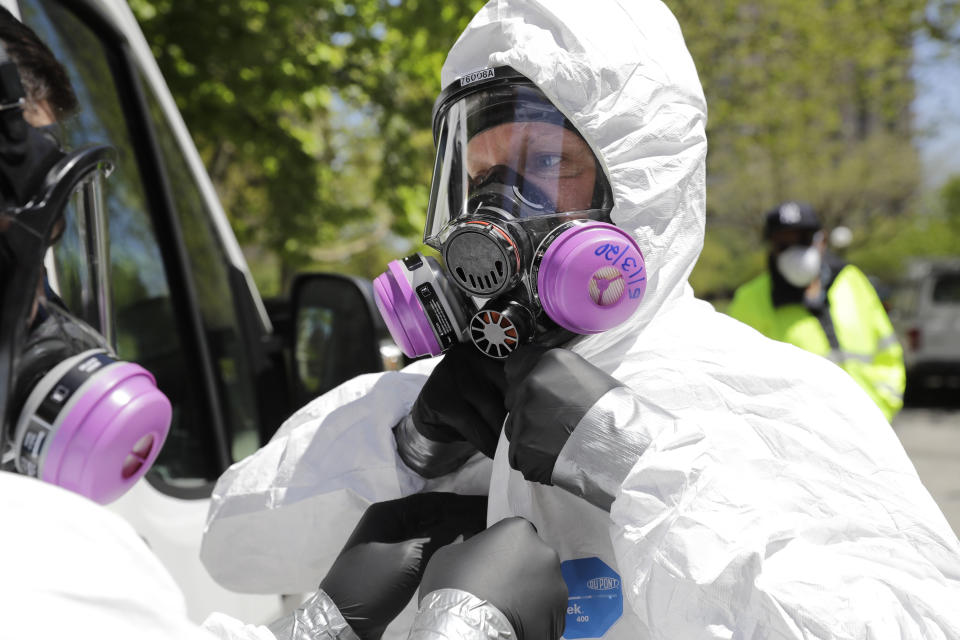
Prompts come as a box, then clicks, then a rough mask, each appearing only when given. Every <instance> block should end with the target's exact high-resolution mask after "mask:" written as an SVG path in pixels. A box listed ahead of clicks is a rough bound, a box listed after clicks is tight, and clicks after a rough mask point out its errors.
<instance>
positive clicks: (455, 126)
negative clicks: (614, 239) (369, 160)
mask: <svg viewBox="0 0 960 640" xmlns="http://www.w3.org/2000/svg"><path fill="white" fill-rule="evenodd" d="M437 125H438V126H437V129H436V131H437V159H436V164H435V166H434V174H433V183H432V188H431V194H430V206H429V209H428V213H427V222H426V226H425V228H424V242H425V243H426V244H428V245H430V246H433V247H435V248H438V247H439V245H440V244H441V243H442V241H443V237H444V236H445V231H446V230H447V229H448V228H449V227H450V224H451V223H452V222H453V221H454V220H456V219H458V218H461V217H462V216H469V215H470V214H471V213H472V212H473V211H476V209H477V208H478V207H481V206H487V207H490V206H494V207H496V208H497V209H499V210H501V211H502V212H503V214H504V215H506V216H507V217H509V218H511V219H516V220H519V221H521V222H522V221H523V220H524V219H526V218H542V217H544V216H557V215H564V216H567V217H569V216H570V214H573V213H582V214H583V215H581V216H577V217H593V218H600V217H603V216H605V215H606V213H608V212H609V209H610V206H611V201H612V198H611V195H610V188H609V186H608V183H607V180H606V177H605V176H604V175H603V171H602V169H601V168H600V163H599V162H597V158H596V156H595V154H594V153H593V150H592V149H591V148H590V146H589V145H588V144H587V142H586V141H585V140H584V139H583V138H582V137H581V136H580V134H579V133H578V132H577V131H576V129H574V127H573V125H572V124H571V123H570V121H569V120H567V119H566V118H565V117H564V115H563V114H562V113H561V112H560V111H559V110H558V109H557V108H556V107H554V106H553V105H552V104H551V103H550V102H549V101H548V100H547V98H546V97H545V96H544V95H543V94H542V93H541V92H540V91H539V90H538V89H537V88H536V87H535V86H533V85H532V84H527V83H520V84H511V85H500V86H496V87H491V88H487V89H480V90H478V91H476V92H473V93H470V94H468V95H466V96H464V97H463V98H461V99H460V100H458V101H456V102H454V103H453V104H451V105H450V106H449V108H447V109H446V110H445V112H442V113H441V114H439V115H438V123H437ZM604 209H605V211H604ZM590 214H593V215H590Z"/></svg>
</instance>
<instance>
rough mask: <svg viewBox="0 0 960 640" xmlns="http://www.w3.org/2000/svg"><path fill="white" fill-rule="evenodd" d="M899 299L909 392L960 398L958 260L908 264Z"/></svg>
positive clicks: (899, 324)
mask: <svg viewBox="0 0 960 640" xmlns="http://www.w3.org/2000/svg"><path fill="white" fill-rule="evenodd" d="M897 298H898V299H897V303H896V307H897V308H896V313H895V315H894V319H895V324H896V325H897V328H898V331H899V333H900V334H901V335H900V339H901V342H902V344H903V346H904V361H905V364H906V367H907V386H908V390H910V391H916V392H922V391H924V390H939V389H948V388H949V389H955V390H957V391H958V392H960V260H940V261H937V260H922V261H916V262H914V263H912V264H911V265H910V267H909V269H908V272H907V279H906V281H905V282H904V283H903V285H902V286H901V288H900V292H899V295H898V296H897Z"/></svg>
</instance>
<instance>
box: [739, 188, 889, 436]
mask: <svg viewBox="0 0 960 640" xmlns="http://www.w3.org/2000/svg"><path fill="white" fill-rule="evenodd" d="M763 237H764V240H765V241H766V243H767V271H765V272H764V273H761V274H760V275H758V276H757V277H756V278H754V279H753V280H750V281H749V282H747V283H745V284H743V285H741V286H740V287H739V288H738V289H737V290H736V291H735V292H734V294H733V300H732V301H731V303H730V306H729V307H728V308H727V310H726V312H727V314H728V315H730V316H731V317H733V318H736V319H737V320H739V321H741V322H744V323H746V324H748V325H750V326H751V327H753V328H754V329H756V330H757V331H759V332H760V333H762V334H763V335H765V336H767V337H768V338H773V339H774V340H782V341H783V342H789V343H790V344H794V345H796V346H798V347H800V348H801V349H806V350H807V351H810V352H812V353H815V354H817V355H820V356H824V357H826V358H829V359H830V360H831V361H832V362H835V363H836V364H837V365H838V366H840V367H841V368H843V370H844V371H846V372H847V373H849V374H850V376H851V377H852V378H853V379H854V380H856V381H857V384H859V385H860V386H861V387H862V388H863V390H864V391H866V392H867V394H868V395H869V396H870V398H871V399H872V400H873V401H874V402H875V403H876V404H877V406H878V407H880V410H881V411H883V414H884V415H885V416H886V417H887V420H892V419H893V416H895V415H896V414H897V412H898V411H899V410H900V409H901V407H903V390H904V387H905V386H906V383H907V374H906V370H905V369H904V364H903V348H902V347H901V346H900V343H899V342H898V341H897V336H896V334H895V333H894V330H893V325H891V324H890V318H889V317H887V311H886V309H884V308H883V304H882V303H881V302H880V298H879V296H877V292H876V289H874V287H873V285H872V284H871V283H870V281H869V280H868V279H867V277H866V276H865V275H863V272H862V271H860V269H858V268H857V267H855V266H854V265H852V264H848V263H846V262H843V261H842V260H840V259H839V258H838V257H836V256H833V255H831V254H829V253H827V250H826V249H827V241H826V236H825V235H824V233H823V228H822V225H821V224H820V220H819V218H818V217H817V214H816V212H815V211H814V210H813V207H811V206H810V205H809V204H807V203H804V202H785V203H783V204H781V205H780V206H778V207H775V208H774V209H771V210H770V211H768V212H767V213H766V215H765V217H764V225H763Z"/></svg>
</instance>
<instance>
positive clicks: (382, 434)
mask: <svg viewBox="0 0 960 640" xmlns="http://www.w3.org/2000/svg"><path fill="white" fill-rule="evenodd" d="M504 65H507V66H510V67H512V68H514V69H516V70H517V71H519V72H520V73H522V74H524V75H525V76H526V77H528V78H529V79H530V80H532V81H533V82H534V83H535V84H536V85H537V86H538V87H539V88H540V89H541V90H542V91H543V92H544V94H546V96H547V97H548V98H550V100H551V101H552V102H553V103H554V104H555V105H556V106H557V107H558V108H559V109H560V110H561V111H562V112H563V113H564V114H565V115H566V116H567V117H568V118H569V119H570V120H571V121H572V122H573V124H574V125H575V126H576V127H577V129H578V130H579V131H580V132H581V134H582V135H583V137H584V139H585V140H586V141H587V142H588V143H589V144H590V145H591V147H592V148H593V150H594V151H595V153H596V154H597V156H598V157H599V158H600V162H601V164H602V165H603V167H604V169H605V170H606V172H607V175H608V177H609V181H610V184H611V187H612V191H613V195H614V200H615V204H614V208H613V210H612V212H611V218H612V220H613V222H614V223H615V224H616V225H618V226H619V227H621V228H624V229H628V230H629V231H630V232H632V233H633V234H634V235H635V237H636V239H637V242H638V243H639V245H640V247H641V249H642V251H643V254H644V257H645V259H646V264H647V269H648V283H647V291H646V296H645V298H644V300H643V302H642V304H641V305H640V308H639V309H638V311H637V313H636V314H635V315H634V316H633V317H632V318H631V320H629V321H628V322H627V323H626V324H624V325H622V326H620V327H618V328H616V329H613V330H611V331H608V332H606V333H603V334H599V335H594V336H589V337H583V338H578V339H577V340H575V341H574V342H572V343H571V344H570V345H569V348H570V349H572V350H573V351H574V352H576V353H578V354H580V355H582V356H583V357H585V358H586V359H587V360H588V361H589V362H590V363H592V364H593V365H595V366H596V367H598V368H600V369H602V370H603V371H605V372H607V373H609V374H611V375H612V376H614V377H615V378H617V379H619V380H620V381H622V382H623V383H624V385H625V386H626V387H628V388H629V389H630V391H631V392H632V393H633V394H634V398H633V406H632V408H631V410H629V411H625V412H623V413H622V414H620V415H618V416H617V420H618V421H619V424H618V425H617V427H618V428H622V429H624V430H629V431H631V432H634V433H640V434H642V435H643V436H645V437H646V438H647V439H649V443H650V444H649V445H648V447H647V449H646V450H645V452H644V453H643V454H642V455H641V456H640V458H639V459H637V460H636V461H635V463H634V464H633V465H632V468H631V469H630V471H629V473H627V475H626V477H625V478H623V480H622V482H621V484H620V486H619V489H618V490H617V491H616V495H615V496H614V498H615V499H614V501H613V504H612V507H611V509H610V512H609V513H607V512H606V511H603V510H601V509H599V508H597V507H594V506H592V505H591V504H589V503H587V502H586V501H585V500H582V499H580V498H577V497H575V496H573V495H572V494H569V493H567V492H565V491H564V490H562V489H560V488H558V487H552V486H546V485H540V484H532V483H529V482H526V481H525V480H524V479H523V477H522V476H521V475H520V474H519V473H518V472H516V471H513V470H511V469H510V467H509V464H508V462H507V456H506V446H505V440H504V439H503V437H501V442H500V447H499V448H498V451H497V454H496V457H495V459H494V461H493V464H492V475H489V476H488V475H487V474H488V473H490V466H489V462H488V461H486V460H483V459H479V457H478V456H475V457H474V458H473V459H472V460H471V462H469V463H468V465H467V467H465V468H464V469H461V470H460V471H458V472H455V473H453V474H450V475H449V476H446V477H443V478H440V479H437V480H432V481H429V482H428V481H425V480H423V479H422V478H419V477H418V476H416V475H415V474H414V473H413V472H411V471H410V470H409V469H407V468H406V467H405V466H404V465H403V463H402V462H401V461H400V460H399V458H398V457H397V454H396V449H395V443H394V437H393V434H392V433H391V428H392V427H393V426H394V425H396V424H397V422H398V421H400V420H401V419H402V418H403V417H404V416H405V415H406V413H407V412H408V411H409V409H410V408H411V406H412V404H413V402H414V400H415V399H416V397H417V394H418V391H419V390H420V388H421V386H422V385H423V383H424V381H425V380H426V378H427V376H428V374H429V372H430V370H431V369H432V367H433V366H434V365H435V364H436V362H437V360H436V359H434V360H426V361H420V362H416V363H414V364H413V365H411V366H410V367H408V368H407V369H405V370H404V371H401V372H390V373H384V374H372V375H365V376H360V377H358V378H356V379H354V380H351V381H349V382H347V383H345V384H344V385H342V386H340V387H339V388H337V389H334V390H332V391H330V392H329V393H327V394H325V395H324V396H322V397H320V398H318V399H316V400H315V401H314V402H312V403H310V404H309V405H307V406H306V407H304V408H303V409H302V410H300V411H299V412H298V413H297V414H295V415H294V416H293V417H292V418H290V419H289V420H288V421H287V423H286V424H284V425H283V427H282V428H281V429H280V431H278V433H277V434H276V436H275V437H274V438H273V440H272V441H271V442H270V443H269V444H268V445H267V446H265V447H264V448H263V449H261V450H260V451H259V452H257V453H256V454H255V455H253V456H251V457H250V458H248V459H246V460H243V461H241V462H239V463H237V464H236V465H234V466H233V467H231V468H230V469H229V470H228V471H227V472H226V473H225V474H224V475H223V477H221V479H220V481H219V482H218V484H217V487H216V489H215V492H214V501H213V504H212V507H211V511H210V516H209V520H208V526H207V531H206V534H205V539H204V546H203V550H202V557H203V559H204V561H205V564H206V566H207V567H208V569H209V570H210V571H211V573H212V574H213V575H214V576H215V577H216V578H217V579H218V580H220V581H221V582H222V583H223V584H224V585H226V586H228V587H231V588H235V589H238V590H244V591H305V590H310V589H313V588H315V586H316V584H317V583H318V581H319V579H320V578H321V577H322V576H323V574H324V572H325V571H326V569H327V567H328V566H329V564H330V562H331V561H332V560H333V558H334V556H335V553H336V550H338V549H339V548H340V544H342V542H343V541H344V540H345V539H346V537H347V535H348V534H349V532H350V530H351V529H352V527H353V525H354V523H355V522H356V521H357V519H358V518H359V517H360V515H361V514H362V513H363V510H364V508H365V507H366V505H367V504H368V503H370V502H373V501H379V500H386V499H391V498H396V497H398V496H400V495H404V494H407V493H409V492H412V491H419V490H424V489H447V490H450V489H453V490H458V491H461V492H463V493H477V492H486V491H489V496H490V501H489V520H490V521H491V522H494V521H497V520H499V519H501V518H503V517H506V516H508V515H520V516H523V517H525V518H527V519H529V520H530V521H531V522H533V523H534V524H535V526H536V527H537V530H538V532H539V533H540V535H541V537H542V538H543V539H544V540H545V541H546V542H547V543H548V544H549V545H551V546H552V547H554V548H555V549H556V550H557V551H558V552H559V554H560V558H561V560H563V561H571V562H573V563H574V565H573V566H576V562H579V561H583V562H587V563H588V564H581V565H579V566H580V568H581V569H583V570H584V571H587V572H588V573H589V571H594V572H595V573H596V572H597V571H599V573H596V578H603V579H602V580H599V579H591V577H590V575H585V576H583V575H582V576H581V577H580V578H578V577H574V578H573V583H571V582H570V581H569V580H568V586H569V587H570V593H571V601H570V605H571V606H570V608H568V616H567V631H566V634H565V637H567V638H572V637H578V638H579V637H597V636H599V635H602V637H604V638H610V639H616V640H621V639H623V640H626V639H627V638H631V639H635V638H663V639H672V640H678V639H683V640H695V639H699V638H812V637H816V638H838V639H839V638H918V639H920V638H923V639H930V638H960V606H958V603H960V544H958V541H957V537H956V536H955V534H954V533H953V532H952V531H951V529H950V526H949V525H948V523H947V522H946V520H945V519H944V517H943V515H942V513H941V512H940V510H939V508H938V507H937V505H936V504H935V503H934V501H933V499H932V498H931V497H930V494H929V493H928V492H927V490H926V489H925V488H924V487H923V485H922V484H921V482H920V480H919V479H918V477H917V474H916V472H915V470H914V468H913V466H912V465H911V463H910V461H909V459H908V458H907V456H906V454H905V452H904V450H903V447H902V446H901V445H900V443H899V441H898V440H897V438H896V436H895V434H894V433H893V431H892V430H891V429H890V427H889V425H888V424H887V422H886V420H885V419H884V417H883V414H882V413H881V412H880V411H879V410H878V409H877V408H876V406H875V405H874V404H873V403H872V402H871V401H870V399H869V398H868V397H867V396H866V395H865V394H864V393H863V392H862V391H861V390H860V389H859V387H858V386H857V385H856V383H854V382H853V381H852V380H851V379H850V378H849V376H847V375H846V374H845V373H844V372H843V371H842V370H841V369H839V368H837V367H836V366H834V365H833V364H831V363H829V362H828V361H826V360H824V359H822V358H818V357H816V356H813V355H811V354H808V353H806V352H804V351H802V350H800V349H797V348H795V347H793V346H790V345H787V344H783V343H777V342H774V341H771V340H768V339H766V338H764V337H763V336H761V335H760V334H759V333H757V332H755V331H754V330H753V329H750V328H749V327H747V326H746V325H743V324H741V323H739V322H737V321H735V320H732V319H731V318H729V317H727V316H724V315H722V314H719V313H716V312H715V311H714V310H713V308H712V307H711V306H710V305H709V304H707V303H705V302H702V301H698V300H696V299H695V298H694V296H693V291H692V289H691V287H690V286H689V284H688V282H687V278H688V276H689V274H690V271H691V269H692V268H693V265H694V262H695V261H696V259H697V256H698V254H699V252H700V249H701V247H702V244H703V234H704V217H705V214H704V201H705V183H704V161H705V157H706V152H707V141H706V136H705V132H704V126H705V120H706V105H705V101H704V97H703V93H702V89H701V87H700V83H699V80H698V78H697V74H696V70H695V68H694V65H693V62H692V60H691V58H690V55H689V53H688V52H687V50H686V48H685V45H684V42H683V38H682V36H681V33H680V29H679V27H678V25H677V23H676V21H675V19H674V18H673V16H672V15H671V14H670V13H669V11H668V10H667V9H666V7H665V6H664V5H663V4H662V3H661V2H659V0H592V1H590V2H584V1H583V0H549V1H548V0H492V1H491V2H489V3H488V4H487V5H486V6H485V7H484V8H483V9H482V10H481V11H480V12H479V14H478V15H477V16H476V17H475V18H474V19H473V21H472V22H471V23H470V24H469V26H468V27H467V29H466V31H465V32H464V33H463V35H462V36H461V37H460V39H459V40H458V41H457V42H456V44H455V45H454V46H453V49H452V50H451V51H450V53H449V56H448V58H447V60H446V63H445V64H444V66H443V70H442V81H443V86H447V85H448V84H450V83H451V82H453V81H455V80H456V79H457V78H458V77H459V76H461V75H464V74H466V73H468V72H472V71H476V70H478V69H482V68H485V67H498V66H504ZM588 558H599V560H600V561H602V563H604V564H605V565H607V569H609V570H607V569H603V567H602V565H600V564H598V561H596V560H589V561H585V560H583V559H588ZM580 573H581V574H582V573H583V572H582V571H581V572H580ZM565 575H566V574H565ZM581 578H582V580H581ZM578 580H581V581H580V582H578ZM591 589H592V590H594V591H597V590H599V591H597V592H596V593H593V592H591V591H590V590H591ZM600 592H602V593H600ZM575 594H577V595H576V597H574V596H575ZM599 595H603V596H604V597H605V598H606V600H603V601H600V600H597V599H593V600H591V599H590V598H595V597H596V596H599ZM624 601H625V602H624ZM581 605H582V606H581ZM619 607H622V613H618V608H619ZM584 617H586V618H588V620H582V618H584ZM598 621H599V622H598ZM600 622H602V624H600Z"/></svg>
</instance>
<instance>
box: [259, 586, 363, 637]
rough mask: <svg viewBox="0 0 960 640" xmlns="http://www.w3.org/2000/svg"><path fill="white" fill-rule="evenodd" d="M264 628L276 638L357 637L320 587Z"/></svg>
mask: <svg viewBox="0 0 960 640" xmlns="http://www.w3.org/2000/svg"><path fill="white" fill-rule="evenodd" d="M267 628H268V629H269V630H270V632H271V633H273V635H274V636H276V638H277V640H360V638H359V637H357V634H356V633H354V631H353V629H351V628H350V625H349V624H347V621H346V620H345V619H344V618H343V615H342V614H341V613H340V610H339V609H338V608H337V605H335V604H334V603H333V600H332V599H331V598H330V596H328V595H327V593H326V592H325V591H324V590H323V589H318V590H317V592H316V593H315V594H313V596H311V597H310V599H309V600H307V601H306V602H304V603H303V604H302V605H300V608H298V609H297V610H296V611H294V612H293V613H291V614H290V615H288V616H284V617H282V618H280V619H279V620H276V621H274V622H273V623H271V624H270V625H268V626H267Z"/></svg>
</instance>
